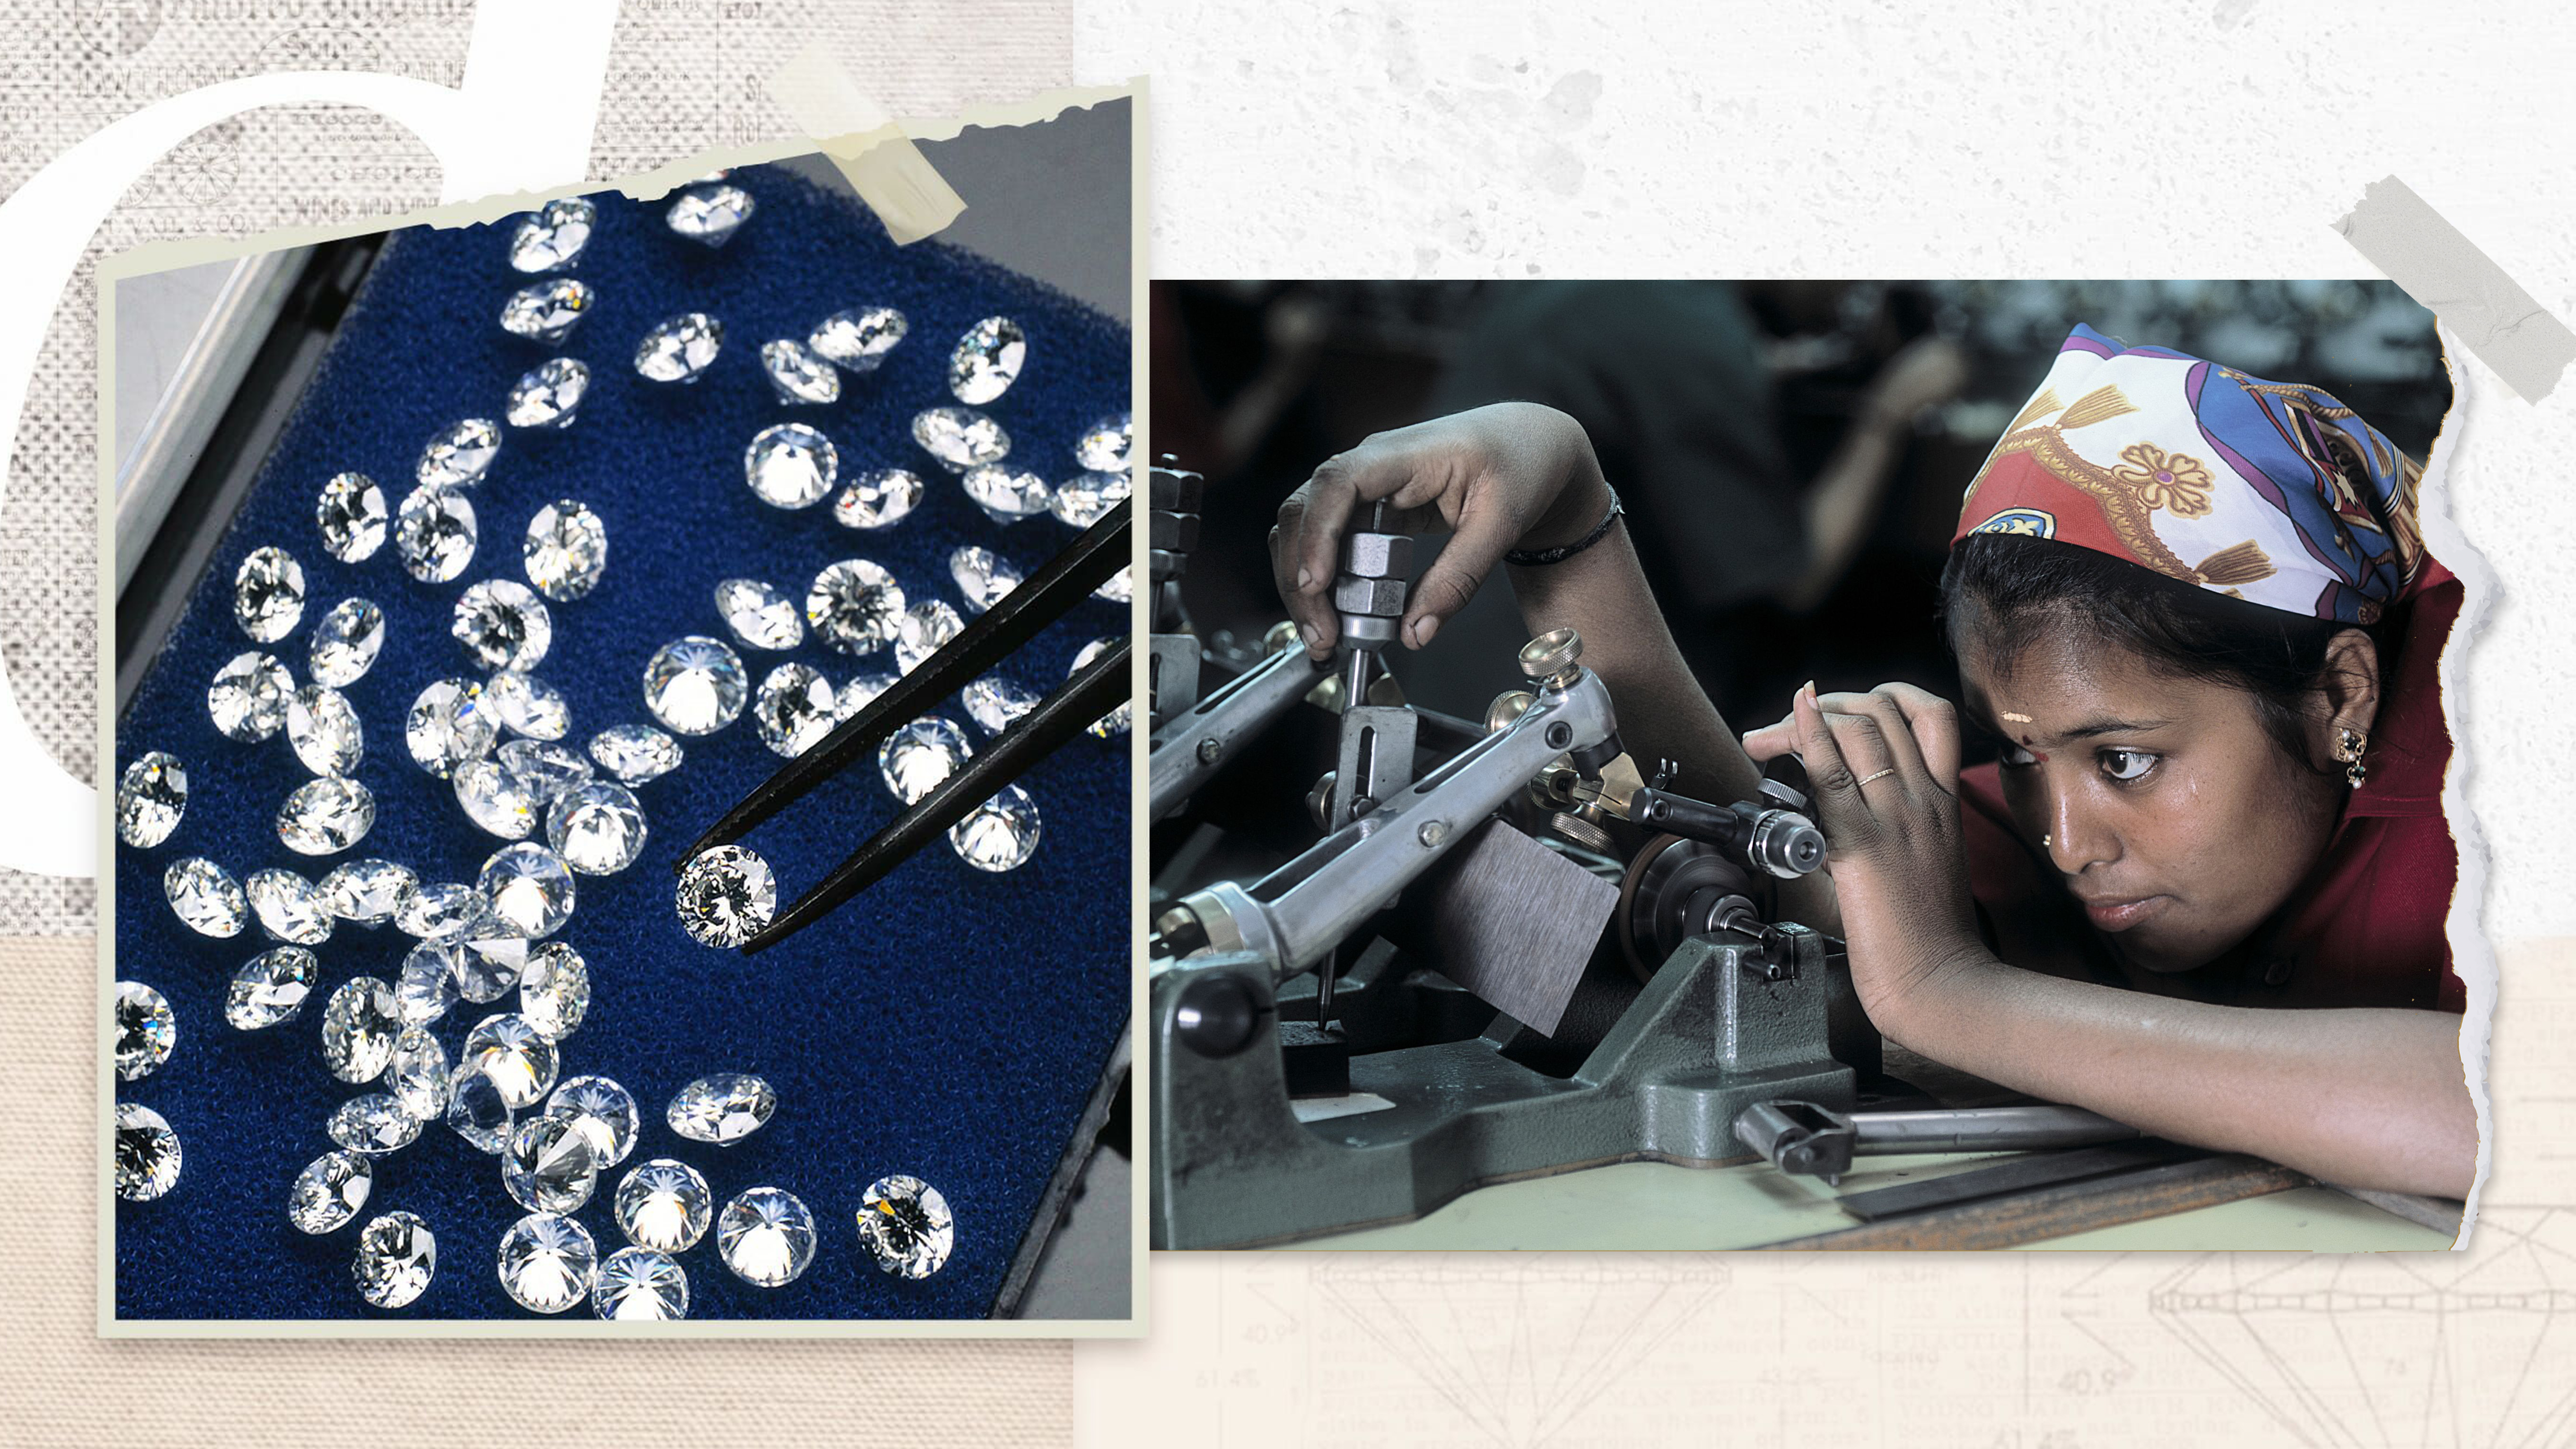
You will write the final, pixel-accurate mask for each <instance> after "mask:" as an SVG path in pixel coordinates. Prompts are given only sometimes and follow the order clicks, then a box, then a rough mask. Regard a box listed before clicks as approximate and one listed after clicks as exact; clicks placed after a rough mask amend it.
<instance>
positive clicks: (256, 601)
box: [233, 548, 304, 644]
mask: <svg viewBox="0 0 2576 1449" xmlns="http://www.w3.org/2000/svg"><path fill="white" fill-rule="evenodd" d="M233 621H234V622H235V623H237V624H239V625H241V628H242V632H243V633H245V634H248V635H249V636H250V637H251V638H253V639H255V640H257V641H259V642H260V643H262V644H274V643H276V642H277V641H278V640H280V639H283V638H285V637H286V636H287V635H289V634H292V633H294V632H295V626H296V625H297V624H300V623H302V622H304V565H302V564H299V563H297V562H296V561H295V556H294V555H293V554H290V553H288V552H287V551H286V550H284V549H282V548H255V549H252V550H251V551H250V553H249V554H247V555H246V556H244V557H243V559H242V561H241V568H240V569H238V570H237V571H235V573H234V574H233Z"/></svg>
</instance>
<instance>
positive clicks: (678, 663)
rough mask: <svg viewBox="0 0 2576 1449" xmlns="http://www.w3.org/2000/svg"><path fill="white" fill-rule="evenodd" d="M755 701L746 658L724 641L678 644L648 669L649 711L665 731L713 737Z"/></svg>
mask: <svg viewBox="0 0 2576 1449" xmlns="http://www.w3.org/2000/svg"><path fill="white" fill-rule="evenodd" d="M809 608H810V605H809ZM750 697H751V677H750V676H749V675H748V674H746V673H744V672H743V667H742V658H741V656H740V655H737V654H735V653H734V652H733V646H731V645H729V644H727V643H725V642H724V641H723V640H721V639H710V638H708V637H706V636H705V635H703V634H691V635H689V636H687V637H686V638H682V639H674V640H672V641H671V642H670V643H668V644H665V645H663V646H662V647H661V648H659V649H657V650H655V651H654V652H653V657H652V659H651V660H650V661H648V662H647V663H646V664H645V666H644V706H645V708H647V709H649V710H651V711H652V712H653V718H655V719H657V720H660V721H661V722H662V725H663V727H664V728H665V729H670V730H676V731H678V732H679V733H681V734H684V735H704V734H713V733H714V732H716V731H717V730H720V729H723V728H724V727H725V726H726V725H729V724H732V723H733V722H734V720H735V718H736V717H738V716H739V715H741V713H742V706H743V703H744V701H745V700H747V699H749V698H750Z"/></svg>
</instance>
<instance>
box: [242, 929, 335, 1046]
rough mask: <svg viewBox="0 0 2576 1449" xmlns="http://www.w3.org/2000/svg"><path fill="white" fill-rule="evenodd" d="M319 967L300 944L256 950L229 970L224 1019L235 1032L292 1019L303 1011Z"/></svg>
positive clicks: (253, 1029)
mask: <svg viewBox="0 0 2576 1449" xmlns="http://www.w3.org/2000/svg"><path fill="white" fill-rule="evenodd" d="M321 969H322V966H321V963H320V962H319V961H317V960H315V959H314V956H313V953H312V952H310V951H307V950H305V949H304V948H303V947H301V946H278V947H275V948H273V949H270V950H266V951H262V952H260V953H259V954H258V955H256V956H253V957H251V958H250V960H248V961H246V962H244V963H243V964H242V968H241V969H240V970H239V971H236V972H234V973H233V980H232V985H231V987H230V988H228V989H227V990H226V991H225V993H224V1020H226V1021H228V1022H231V1023H232V1024H233V1029H234V1030H236V1031H258V1030H260V1029H261V1028H263V1027H271V1026H275V1025H277V1024H278V1023H279V1022H281V1021H292V1020H294V1019H295V1018H296V1017H297V1016H298V1015H300V1014H302V1012H303V1010H304V999H305V998H306V997H308V996H310V995H312V994H313V978H314V976H315V974H316V973H318V972H319V971H320V970H321Z"/></svg>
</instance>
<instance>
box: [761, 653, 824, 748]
mask: <svg viewBox="0 0 2576 1449" xmlns="http://www.w3.org/2000/svg"><path fill="white" fill-rule="evenodd" d="M751 720H752V723H753V724H755V725H757V726H759V728H760V742H761V743H762V744H764V745H767V746H769V748H770V750H771V751H772V752H773V753H776V754H781V755H785V756H787V757H788V758H789V759H791V760H792V759H794V758H795V757H797V756H798V755H801V754H803V753H805V752H806V751H807V750H810V749H812V748H813V747H814V745H815V743H816V742H817V741H819V740H821V739H822V738H823V736H825V735H828V734H830V733H831V732H832V726H833V725H835V724H838V723H839V722H840V717H839V716H838V715H837V714H835V713H834V712H833V708H832V683H831V681H830V680H828V679H825V678H824V677H823V676H822V674H821V672H820V671H818V670H816V669H815V668H814V666H812V665H810V664H798V663H794V662H792V661H791V662H789V663H786V664H781V665H779V666H778V667H777V668H776V669H773V670H771V671H769V676H768V677H767V678H765V679H763V680H761V681H760V692H759V693H758V695H756V696H755V697H754V698H753V700H752V704H751Z"/></svg>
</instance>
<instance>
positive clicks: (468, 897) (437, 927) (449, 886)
mask: <svg viewBox="0 0 2576 1449" xmlns="http://www.w3.org/2000/svg"><path fill="white" fill-rule="evenodd" d="M489 909H490V908H489V907H487V906H486V905H484V903H483V897H482V896H481V895H480V894H478V893H477V892H476V891H475V889H474V887H472V886H470V885H463V884H460V883H458V882H456V881H434V882H428V883H424V884H423V885H421V886H420V887H418V888H417V889H415V890H413V891H412V893H411V894H409V895H407V896H405V897H403V902H402V904H401V905H400V906H398V907H396V908H395V910H394V925H395V926H396V927H398V928H399V929H400V930H401V931H402V933H403V934H404V935H406V936H418V937H419V938H421V939H422V940H424V941H451V940H454V939H456V938H457V937H459V936H462V935H464V934H465V933H466V932H467V931H470V930H472V929H473V928H474V926H475V925H476V923H478V922H480V921H481V920H482V919H483V917H484V915H485V914H486V912H487V911H488V910H489Z"/></svg>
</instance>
